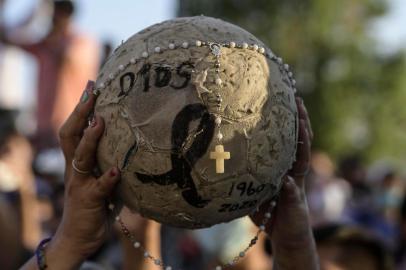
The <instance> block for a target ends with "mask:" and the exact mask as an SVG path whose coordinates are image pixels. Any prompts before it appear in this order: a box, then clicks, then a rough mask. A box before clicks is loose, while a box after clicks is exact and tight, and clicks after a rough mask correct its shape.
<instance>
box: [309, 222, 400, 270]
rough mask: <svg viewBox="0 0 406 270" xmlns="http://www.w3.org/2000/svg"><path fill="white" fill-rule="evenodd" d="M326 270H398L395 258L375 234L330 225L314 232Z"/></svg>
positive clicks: (322, 264)
mask: <svg viewBox="0 0 406 270" xmlns="http://www.w3.org/2000/svg"><path fill="white" fill-rule="evenodd" d="M314 237H315V239H316V244H317V251H318V254H319V258H320V266H321V269H323V270H337V269H340V270H394V269H395V268H394V261H393V257H392V256H391V254H390V253H389V251H388V250H386V249H385V245H384V243H383V242H382V241H380V240H379V238H378V237H377V236H375V235H374V234H373V233H371V232H367V231H366V230H365V229H363V228H360V227H353V226H348V225H339V224H334V223H331V224H326V225H323V226H321V227H317V228H316V229H315V230H314Z"/></svg>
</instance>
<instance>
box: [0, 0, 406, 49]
mask: <svg viewBox="0 0 406 270" xmlns="http://www.w3.org/2000/svg"><path fill="white" fill-rule="evenodd" d="M37 1H38V0H8V3H9V5H8V7H7V8H6V18H7V19H8V20H9V21H18V20H19V19H20V18H21V17H23V16H24V14H26V13H27V10H28V9H29V8H30V6H32V5H34V4H35V3H36V2H37ZM388 1H389V3H390V6H391V7H390V12H389V13H388V15H386V16H385V17H384V18H382V19H380V20H378V21H377V22H375V23H374V24H373V25H372V28H371V34H372V35H373V36H374V37H376V38H377V39H378V40H379V41H380V42H381V43H382V46H381V48H382V50H385V51H393V50H396V49H398V48H406V1H405V0H388ZM76 3H77V4H78V10H79V13H78V14H77V16H76V18H75V20H76V24H77V26H78V28H79V29H81V30H82V31H84V32H86V33H89V34H91V35H93V36H95V37H97V38H99V39H101V40H110V41H112V42H113V43H114V44H115V45H118V44H119V43H120V42H121V41H122V40H126V39H127V38H129V37H130V36H132V35H133V34H134V33H136V32H138V31H140V30H142V29H143V28H145V27H147V26H149V25H151V24H154V23H158V22H161V21H164V20H167V19H170V18H173V17H175V15H176V9H177V6H176V5H177V0H142V1H141V0H114V1H111V0H97V1H95V0H93V1H90V0H87V1H86V0H76Z"/></svg>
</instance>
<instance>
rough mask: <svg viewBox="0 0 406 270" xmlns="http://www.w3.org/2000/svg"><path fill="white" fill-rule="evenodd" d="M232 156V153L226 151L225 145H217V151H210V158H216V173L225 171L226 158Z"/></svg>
mask: <svg viewBox="0 0 406 270" xmlns="http://www.w3.org/2000/svg"><path fill="white" fill-rule="evenodd" d="M230 158H231V153H230V152H224V146H223V145H216V149H215V152H210V159H215V160H216V173H224V160H227V159H230Z"/></svg>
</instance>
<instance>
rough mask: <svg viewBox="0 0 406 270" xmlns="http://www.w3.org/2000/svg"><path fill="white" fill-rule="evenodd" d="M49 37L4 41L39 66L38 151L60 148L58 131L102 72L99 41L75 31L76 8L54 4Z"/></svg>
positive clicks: (65, 2) (64, 3) (5, 38)
mask: <svg viewBox="0 0 406 270" xmlns="http://www.w3.org/2000/svg"><path fill="white" fill-rule="evenodd" d="M51 3H53V6H54V13H53V16H52V24H51V28H50V31H49V33H48V34H47V35H46V36H45V37H44V38H43V39H42V40H40V41H38V42H35V43H31V44H29V43H26V42H21V41H20V40H18V39H16V38H14V37H12V38H10V37H11V35H8V34H7V35H3V37H2V38H3V41H4V42H5V43H6V44H9V45H15V46H18V47H20V48H22V49H23V50H25V51H27V52H28V53H30V54H32V55H33V56H34V57H35V58H36V60H37V62H38V69H39V74H38V89H37V114H36V115H37V117H36V120H37V132H36V138H35V146H36V148H37V150H42V149H47V148H52V147H56V146H57V136H56V134H57V131H58V129H59V127H60V126H61V125H62V123H63V121H64V120H65V119H66V118H67V116H68V115H69V113H70V112H71V111H72V109H73V108H74V106H75V104H76V102H77V100H78V99H79V98H80V95H81V92H82V89H81V88H82V86H83V85H84V84H85V83H86V81H87V78H94V77H96V75H97V71H98V68H99V61H100V60H99V46H98V44H97V42H96V41H94V40H93V39H91V38H90V37H88V36H86V35H82V34H80V33H78V31H76V30H75V29H74V28H73V25H72V18H73V15H74V13H75V4H74V2H73V1H68V0H62V1H61V0H55V1H53V2H51Z"/></svg>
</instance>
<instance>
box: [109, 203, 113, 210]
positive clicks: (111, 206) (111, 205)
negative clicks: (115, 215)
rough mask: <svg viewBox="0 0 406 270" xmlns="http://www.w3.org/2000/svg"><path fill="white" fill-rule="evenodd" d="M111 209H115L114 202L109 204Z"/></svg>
mask: <svg viewBox="0 0 406 270" xmlns="http://www.w3.org/2000/svg"><path fill="white" fill-rule="evenodd" d="M109 209H110V210H111V211H113V210H114V204H112V203H110V204H109Z"/></svg>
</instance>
